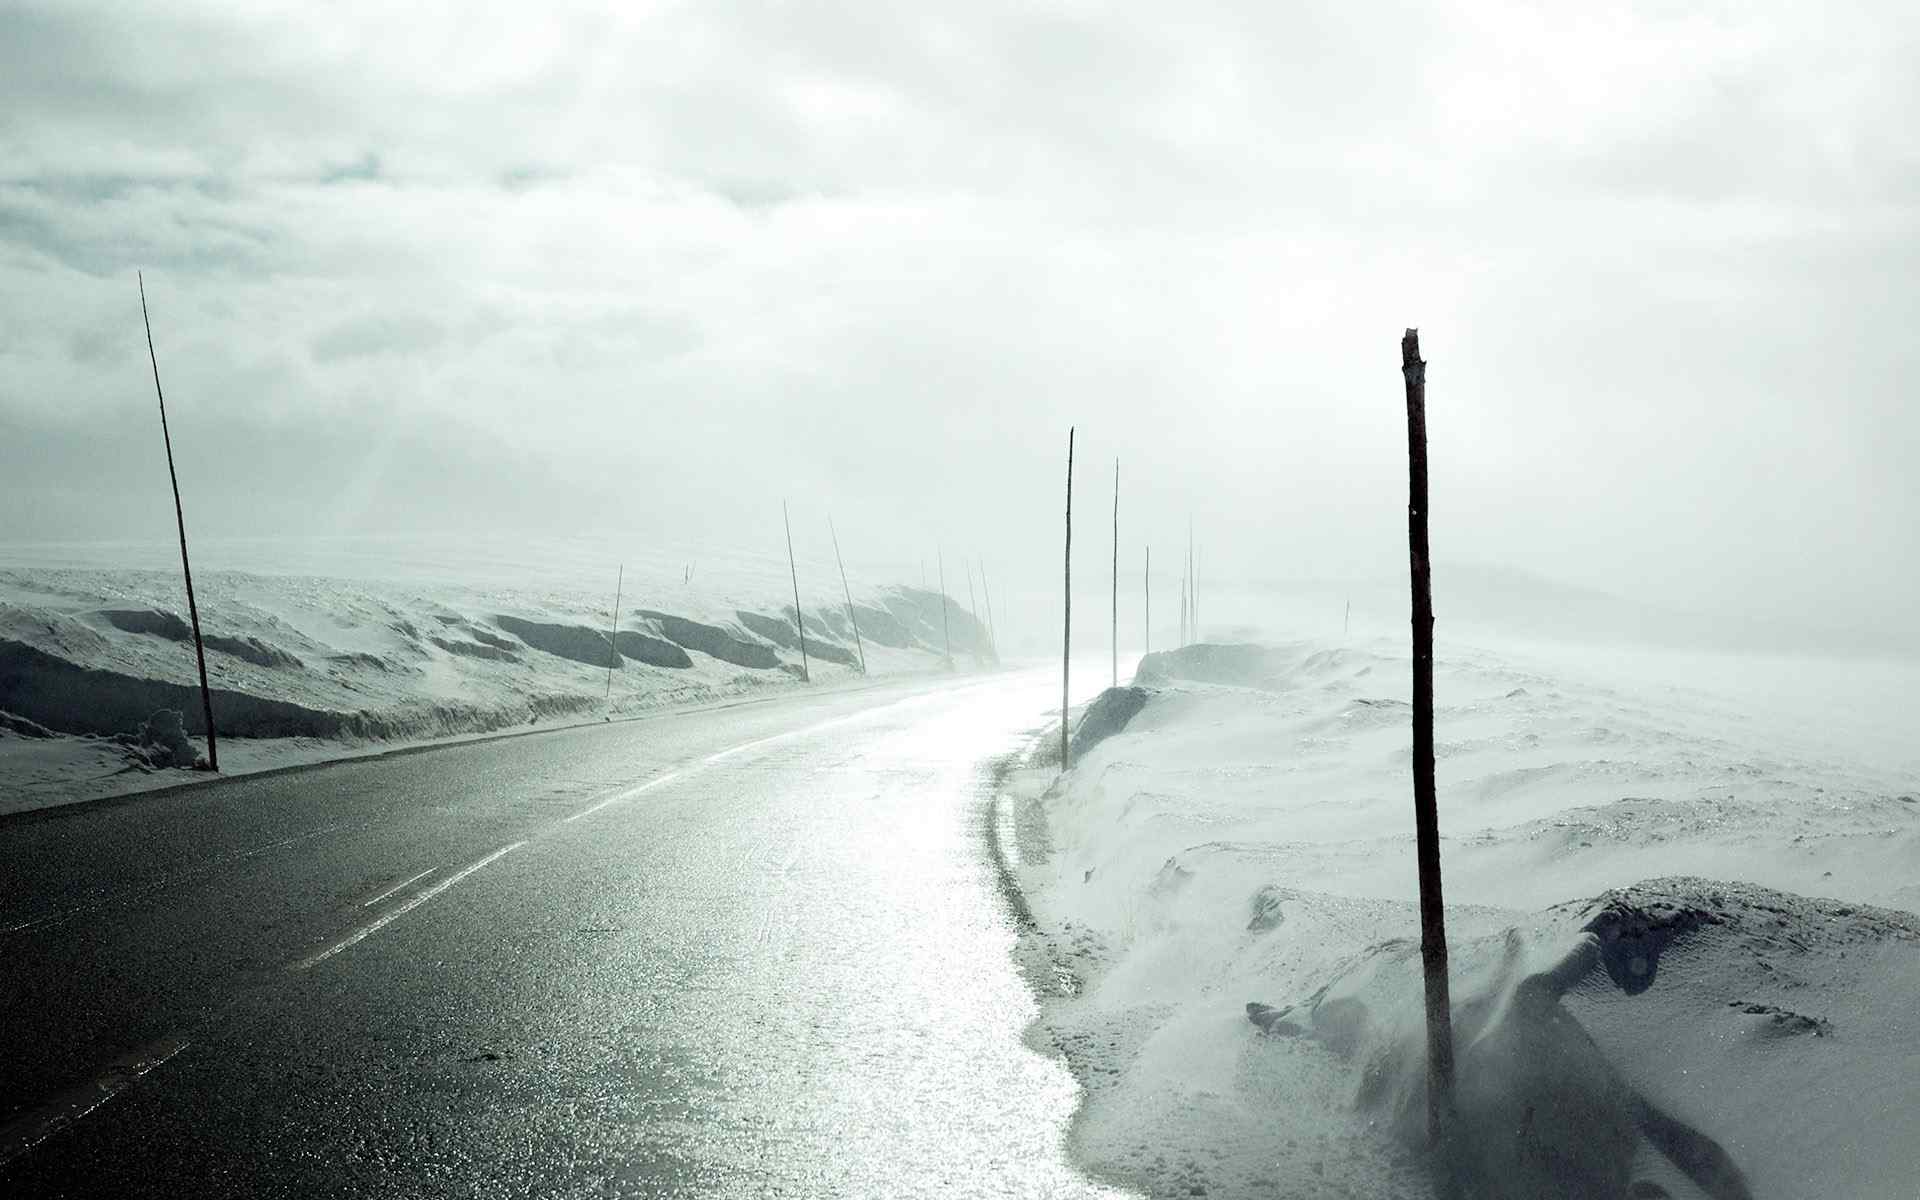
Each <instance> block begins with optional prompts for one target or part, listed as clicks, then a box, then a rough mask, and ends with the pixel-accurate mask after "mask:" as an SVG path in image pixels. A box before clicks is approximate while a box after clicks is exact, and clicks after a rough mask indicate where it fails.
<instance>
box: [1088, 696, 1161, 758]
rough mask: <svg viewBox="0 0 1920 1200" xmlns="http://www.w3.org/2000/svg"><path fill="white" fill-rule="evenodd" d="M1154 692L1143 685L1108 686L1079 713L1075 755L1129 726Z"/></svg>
mask: <svg viewBox="0 0 1920 1200" xmlns="http://www.w3.org/2000/svg"><path fill="white" fill-rule="evenodd" d="M1152 698H1153V693H1152V692H1151V691H1149V690H1148V689H1146V688H1143V687H1117V688H1108V689H1107V690H1106V691H1104V692H1101V693H1100V695H1099V697H1098V698H1096V699H1095V700H1094V702H1093V703H1092V704H1089V705H1087V711H1086V712H1085V713H1083V714H1082V715H1081V717H1080V724H1079V726H1078V727H1077V728H1075V729H1074V731H1073V757H1074V759H1075V760H1076V761H1077V760H1078V759H1079V758H1080V756H1081V755H1083V754H1085V753H1086V752H1087V751H1089V750H1091V749H1093V748H1094V747H1095V746H1097V745H1099V744H1100V743H1101V742H1104V741H1106V740H1107V739H1108V738H1110V737H1112V736H1113V735H1114V734H1116V733H1119V732H1120V731H1121V730H1123V729H1125V728H1126V727H1127V723H1128V722H1129V721H1132V720H1133V719H1134V717H1136V716H1138V715H1139V714H1140V710H1141V709H1143V708H1145V707H1146V706H1147V701H1148V700H1151V699H1152Z"/></svg>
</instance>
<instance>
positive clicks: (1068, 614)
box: [1060, 426, 1073, 774]
mask: <svg viewBox="0 0 1920 1200" xmlns="http://www.w3.org/2000/svg"><path fill="white" fill-rule="evenodd" d="M1061 591H1062V596H1063V597H1064V599H1065V601H1066V603H1065V605H1064V608H1063V615H1062V619H1061V630H1060V770H1061V773H1062V774H1064V773H1065V772H1066V770H1067V768H1069V767H1071V766H1072V765H1073V763H1072V760H1071V759H1070V758H1069V756H1068V750H1067V683H1068V680H1069V678H1070V677H1071V676H1072V673H1073V427H1072V426H1068V427H1067V549H1066V568H1065V582H1064V583H1063V584H1062V588H1061Z"/></svg>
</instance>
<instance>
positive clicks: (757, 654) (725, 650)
mask: <svg viewBox="0 0 1920 1200" xmlns="http://www.w3.org/2000/svg"><path fill="white" fill-rule="evenodd" d="M640 615H641V616H643V617H645V618H646V619H647V620H649V621H652V622H653V623H654V624H655V625H656V626H658V627H659V629H660V632H661V633H664V634H666V635H667V637H668V638H669V639H670V640H672V641H674V642H676V643H678V644H679V645H682V646H685V647H686V648H687V649H689V650H698V651H699V652H700V653H702V654H705V655H709V656H711V657H713V658H717V659H719V660H720V661H721V662H725V663H732V664H733V665H734V666H736V667H747V668H749V669H752V670H756V671H770V670H772V669H773V668H775V667H777V666H779V665H780V656H779V655H778V654H775V653H774V652H773V648H772V647H771V646H766V645H763V644H761V643H759V642H750V641H748V640H746V639H745V638H742V637H736V636H734V634H732V633H731V632H729V631H728V630H725V629H722V628H721V627H720V626H718V625H706V624H702V623H701V622H699V621H693V620H689V619H687V618H686V617H676V616H674V615H673V614H672V613H663V612H656V611H654V610H653V609H650V608H643V609H641V610H640Z"/></svg>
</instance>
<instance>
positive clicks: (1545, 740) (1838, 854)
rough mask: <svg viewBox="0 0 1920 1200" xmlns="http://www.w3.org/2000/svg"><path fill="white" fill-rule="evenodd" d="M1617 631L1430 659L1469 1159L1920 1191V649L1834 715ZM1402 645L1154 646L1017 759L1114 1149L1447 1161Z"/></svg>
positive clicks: (1507, 1191)
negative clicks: (1441, 1152)
mask: <svg viewBox="0 0 1920 1200" xmlns="http://www.w3.org/2000/svg"><path fill="white" fill-rule="evenodd" d="M1155 659H1158V660H1159V661H1158V662H1155V661H1154V660H1155ZM1604 666H1605V668H1606V674H1604V675H1602V674H1598V673H1597V672H1595V671H1594V670H1593V667H1592V664H1591V662H1590V660H1589V659H1585V658H1582V657H1579V656H1577V655H1570V656H1569V657H1567V658H1564V659H1561V658H1556V657H1554V656H1553V654H1552V653H1550V652H1549V650H1548V649H1547V648H1541V647H1537V646H1536V647H1531V648H1528V649H1527V650H1526V651H1524V652H1518V651H1501V652H1495V651H1492V650H1487V649H1484V648H1469V647H1459V646H1452V645H1446V644H1443V646H1442V653H1441V656H1440V658H1439V660H1438V662H1437V663H1436V700H1437V710H1436V749H1437V755H1438V759H1439V783H1440V796H1439V800H1440V822H1441V834H1442V858H1443V862H1444V863H1445V866H1446V885H1447V898H1448V900H1449V902H1450V903H1449V906H1448V928H1449V935H1450V941H1451V952H1452V964H1451V965H1452V968H1453V970H1452V983H1453V998H1454V1008H1455V1019H1456V1022H1457V1045H1458V1048H1459V1056H1460V1069H1461V1076H1460V1079H1461V1097H1460V1098H1461V1108H1462V1114H1463V1122H1464V1127H1463V1133H1462V1141H1461V1143H1460V1145H1461V1149H1460V1152H1459V1155H1458V1156H1457V1157H1456V1158H1455V1159H1454V1160H1452V1167H1451V1169H1452V1170H1454V1171H1456V1172H1458V1173H1460V1175H1461V1176H1462V1178H1463V1179H1464V1180H1465V1182H1466V1183H1467V1184H1468V1185H1469V1186H1467V1187H1465V1188H1463V1189H1462V1191H1463V1193H1464V1194H1466V1195H1473V1196H1493V1197H1500V1196H1587V1195H1592V1196H1605V1197H1609V1198H1615V1197H1622V1196H1638V1197H1659V1196H1667V1197H1671V1198H1673V1200H1681V1198H1684V1197H1701V1196H1711V1197H1717V1198H1725V1197H1738V1196H1745V1195H1760V1196H1770V1195H1846V1196H1898V1195H1904V1194H1907V1193H1906V1191H1903V1190H1901V1189H1902V1188H1907V1189H1908V1190H1910V1186H1909V1185H1908V1184H1907V1183H1906V1181H1907V1180H1909V1179H1911V1178H1912V1177H1913V1172H1914V1171H1915V1170H1916V1168H1920V1163H1916V1162H1915V1156H1916V1154H1917V1153H1920V1150H1915V1149H1913V1148H1916V1147H1920V1009H1916V1008H1915V1007H1914V1006H1912V1005H1911V1004H1910V1003H1909V1002H1908V1001H1907V1000H1906V999H1905V997H1908V996H1910V995H1911V994H1913V992H1914V988H1915V986H1916V984H1920V941H1917V940H1916V932H1917V931H1920V926H1917V925H1916V921H1915V918H1914V917H1913V916H1912V915H1910V914H1908V913H1904V912H1900V911H1895V910H1894V909H1892V908H1889V907H1887V906H1889V905H1894V906H1900V907H1911V906H1913V905H1915V904H1920V887H1916V885H1914V884H1913V883H1912V880H1913V879H1915V878H1916V877H1920V801H1915V800H1910V799H1909V797H1912V796H1914V795H1915V794H1916V792H1920V788H1916V786H1915V782H1916V780H1920V762H1916V761H1915V760H1914V759H1913V758H1912V748H1911V745H1910V743H1901V742H1897V741H1895V742H1887V741H1884V740H1881V739H1880V738H1879V736H1878V732H1877V731H1878V729H1879V725H1878V724H1876V722H1877V721H1878V717H1877V716H1876V714H1877V713H1883V712H1890V711H1894V710H1896V709H1897V707H1898V705H1900V704H1902V703H1904V702H1905V698H1906V696H1907V695H1908V694H1909V693H1910V692H1911V691H1912V690H1913V686H1914V685H1915V684H1916V683H1920V680H1914V679H1908V678H1906V677H1904V676H1900V675H1898V674H1897V673H1893V672H1889V673H1888V674H1887V675H1886V676H1884V677H1883V680H1882V681H1883V682H1884V683H1885V685H1886V686H1885V687H1884V688H1883V689H1882V691H1881V692H1880V693H1876V694H1874V695H1866V694H1861V695H1858V696H1856V697H1854V700H1855V701H1857V702H1855V703H1851V704H1850V705H1849V706H1848V707H1847V708H1845V709H1842V708H1840V707H1838V706H1833V707H1831V708H1829V710H1828V711H1827V712H1826V713H1825V715H1824V717H1823V719H1821V720H1819V721H1817V722H1809V721H1808V720H1806V719H1805V717H1804V716H1803V715H1802V714H1801V713H1800V712H1799V711H1797V710H1795V709H1793V708H1788V707H1770V706H1769V705H1767V704H1764V703H1761V702H1759V701H1758V700H1757V699H1756V697H1758V696H1760V695H1762V694H1766V693H1763V692H1760V691H1757V690H1753V689H1751V688H1747V687H1745V686H1744V684H1745V683H1746V682H1747V681H1748V680H1751V679H1753V678H1754V677H1755V676H1756V675H1757V674H1758V673H1759V671H1760V666H1759V665H1758V664H1754V663H1742V664H1740V667H1741V670H1740V671H1739V672H1737V673H1736V672H1729V674H1737V675H1738V676H1739V677H1740V679H1741V680H1742V683H1743V686H1742V688H1741V689H1739V690H1737V691H1731V692H1727V693H1720V692H1716V691H1715V690H1714V689H1713V687H1712V686H1711V685H1710V684H1709V683H1708V682H1705V681H1701V682H1693V681H1691V680H1690V681H1688V682H1687V683H1685V684H1681V685H1675V684H1673V683H1669V682H1665V681H1662V680H1660V679H1658V678H1655V677H1648V678H1645V679H1636V678H1634V677H1632V676H1629V675H1626V674H1625V673H1624V672H1623V671H1621V670H1619V669H1617V664H1604ZM1782 669H1783V670H1784V671H1785V672H1786V676H1785V677H1784V678H1783V679H1782V680H1781V683H1782V684H1783V685H1787V686H1782V688H1781V692H1780V693H1779V694H1783V695H1790V694H1791V687H1790V684H1791V682H1792V680H1795V679H1801V678H1805V677H1806V676H1807V675H1808V674H1809V673H1811V672H1813V671H1816V670H1817V669H1818V664H1806V663H1791V664H1782ZM1409 677H1410V668H1409V664H1408V662H1407V659H1406V656H1405V652H1404V650H1398V649H1396V648H1394V647H1393V646H1391V645H1389V644H1386V643H1370V644H1366V645H1362V646H1359V647H1349V646H1343V645H1335V646H1329V645H1325V644H1315V643H1295V644H1291V645H1283V646H1273V647H1253V648H1246V647H1225V646H1197V647H1187V648H1185V649H1184V650H1181V651H1175V652H1171V653H1169V654H1167V655H1165V656H1164V657H1162V656H1158V655H1156V656H1151V657H1150V658H1149V659H1148V660H1147V661H1145V662H1143V664H1142V668H1141V670H1140V671H1139V672H1138V673H1137V674H1136V677H1135V679H1136V683H1146V682H1148V681H1149V680H1151V681H1152V682H1153V686H1154V687H1155V688H1156V689H1157V690H1156V693H1155V695H1154V698H1153V700H1152V702H1151V703H1150V704H1149V705H1148V706H1147V707H1146V708H1145V710H1144V711H1143V712H1142V714H1141V715H1139V716H1137V717H1136V718H1135V719H1134V720H1133V721H1132V722H1131V723H1130V724H1128V726H1127V727H1126V730H1125V732H1124V733H1122V734H1119V735H1117V736H1113V737H1109V738H1108V739H1106V740H1104V741H1102V742H1100V743H1099V744H1097V745H1093V746H1091V747H1090V748H1089V749H1088V750H1087V752H1086V754H1085V756H1084V757H1079V756H1076V763H1075V769H1074V771H1072V772H1071V773H1069V774H1067V775H1065V776H1058V777H1057V776H1056V775H1055V774H1054V773H1053V772H1051V771H1048V770H1040V769H1035V770H1026V771H1022V770H1015V771H1013V772H1012V773H1010V775H1009V776H1008V777H1007V779H1006V780H1005V781H1004V784H1003V788H1002V791H1001V795H1000V799H999V800H998V801H997V804H998V805H999V807H1000V810H1001V812H1002V821H1003V822H1004V823H1005V824H1007V825H1008V826H1009V830H1010V833H1011V835H1012V836H1010V837H1006V838H1003V843H1004V844H1005V845H1007V846H1010V847H1012V848H1013V849H1014V850H1015V851H1017V853H1015V854H1014V855H1013V859H1014V861H1013V862H1012V864H1011V866H1010V868H1009V870H1010V873H1011V874H1012V876H1013V877H1014V878H1015V879H1016V880H1017V881H1018V882H1019V885H1020V887H1021V890H1022V892H1023V895H1024V897H1025V900H1026V904H1027V908H1028V910H1029V911H1030V912H1031V914H1032V916H1033V923H1032V925H1031V927H1030V928H1029V929H1028V930H1027V932H1026V933H1025V934H1024V941H1025V948H1024V949H1023V953H1027V954H1030V955H1032V956H1034V957H1035V958H1036V959H1037V960H1038V962H1039V964H1040V965H1039V966H1036V967H1035V968H1033V970H1032V971H1031V975H1032V977H1033V978H1034V979H1035V980H1036V981H1037V985H1038V986H1040V987H1041V988H1042V991H1043V995H1044V997H1045V999H1044V1002H1043V1007H1042V1014H1041V1017H1040V1020H1039V1021H1038V1022H1037V1024H1036V1026H1035V1029H1034V1031H1033V1033H1032V1036H1033V1037H1034V1038H1035V1040H1036V1041H1038V1042H1040V1043H1041V1044H1047V1045H1051V1046H1052V1047H1054V1048H1056V1049H1057V1050H1058V1051H1059V1052H1060V1053H1061V1054H1062V1055H1063V1056H1064V1057H1065V1058H1066V1060H1067V1062H1068V1063H1069V1065H1070V1066H1071V1067H1072V1068H1073V1070H1074V1072H1075V1074H1076V1076H1077V1077H1078V1078H1079V1079H1080V1080H1081V1082H1082V1083H1083V1085H1084V1086H1085V1088H1086V1101H1085V1104H1084V1105H1083V1108H1082V1110H1081V1113H1080V1116H1079V1118H1078V1119H1077V1121H1076V1125H1075V1127H1074V1131H1073V1135H1072V1136H1073V1142H1072V1145H1073V1148H1074V1150H1075V1153H1076V1154H1077V1155H1078V1156H1079V1157H1080V1158H1081V1159H1082V1161H1084V1162H1085V1163H1086V1164H1087V1165H1088V1166H1089V1167H1090V1168H1091V1169H1093V1170H1094V1171H1096V1172H1097V1173H1099V1174H1101V1175H1103V1176H1105V1177H1108V1178H1111V1179H1113V1180H1115V1181H1116V1182H1121V1183H1124V1184H1127V1185H1129V1186H1133V1187H1136V1188H1138V1189H1139V1190H1141V1191H1142V1192H1144V1193H1146V1194H1148V1195H1152V1196H1163V1195H1188V1194H1196V1193H1195V1189H1200V1191H1201V1192H1203V1193H1204V1194H1208V1195H1215V1196H1218V1195H1272V1194H1279V1195H1301V1196H1322V1195H1358V1196H1410V1197H1424V1196H1428V1195H1432V1194H1433V1177H1432V1167H1433V1165H1434V1164H1433V1162H1432V1161H1431V1160H1429V1159H1428V1158H1427V1157H1426V1156H1425V1155H1424V1153H1423V1152H1422V1151H1421V1150H1420V1146H1421V1143H1422V1140H1423V1139H1422V1131H1423V1113H1424V1087H1425V1074H1424V1054H1423V1052H1422V1051H1421V1046H1422V1044H1423V1043H1422V1041H1421V1037H1422V1033H1423V1021H1422V989H1421V986H1420V971H1419V956H1418V953H1417V949H1416V946H1415V942H1414V941H1413V939H1414V938H1415V937H1416V935H1417V931H1418V927H1419V923H1418V913H1417V907H1416V905H1415V903H1414V881H1415V870H1414V864H1413V853H1412V850H1413V846H1412V843H1413V837H1412V827H1411V826H1412V822H1411V818H1410V811H1409V799H1408V798H1409V794H1410V790H1411V778H1410V769H1409V756H1408V742H1409V738H1410V730H1409V718H1410V713H1409V711H1408V708H1407V706H1406V704H1405V699H1404V698H1405V696H1406V695H1407V681H1408V680H1409ZM1856 719H1857V720H1858V721H1859V722H1861V723H1860V724H1858V725H1856V724H1854V722H1855V720H1856ZM1057 736H1058V731H1057V729H1056V730H1055V731H1054V734H1053V735H1052V736H1051V738H1050V739H1049V740H1057ZM1038 761H1039V759H1038V758H1037V757H1036V758H1035V759H1034V760H1033V762H1035V763H1037V762H1038ZM1702 875H1711V876H1714V877H1717V878H1718V879H1721V880H1731V881H1734V882H1709V881H1708V880H1706V879H1702V878H1698V876H1702ZM1813 897H1827V898H1813ZM1250 1003H1251V1004H1253V1005H1255V1006H1256V1007H1254V1008H1253V1009H1251V1010H1249V1008H1248V1007H1247V1006H1248V1005H1249V1004H1250ZM1249 1015H1252V1016H1254V1017H1255V1018H1256V1021H1255V1023H1254V1024H1249V1021H1248V1017H1249ZM1262 1029H1265V1030H1268V1031H1270V1032H1264V1033H1263V1032H1262Z"/></svg>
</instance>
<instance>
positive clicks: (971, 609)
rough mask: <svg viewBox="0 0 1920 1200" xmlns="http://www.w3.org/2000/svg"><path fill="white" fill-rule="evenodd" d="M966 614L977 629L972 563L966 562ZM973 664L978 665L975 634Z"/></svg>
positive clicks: (978, 645)
mask: <svg viewBox="0 0 1920 1200" xmlns="http://www.w3.org/2000/svg"><path fill="white" fill-rule="evenodd" d="M967 615H968V616H970V617H972V618H973V623H974V626H975V628H976V629H977V628H978V626H979V624H980V615H979V611H978V609H977V608H976V606H975V602H974V598H973V564H972V563H967ZM973 665H974V666H976V667H977V666H979V665H980V639H979V637H978V636H977V635H976V636H975V637H974V639H973Z"/></svg>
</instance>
